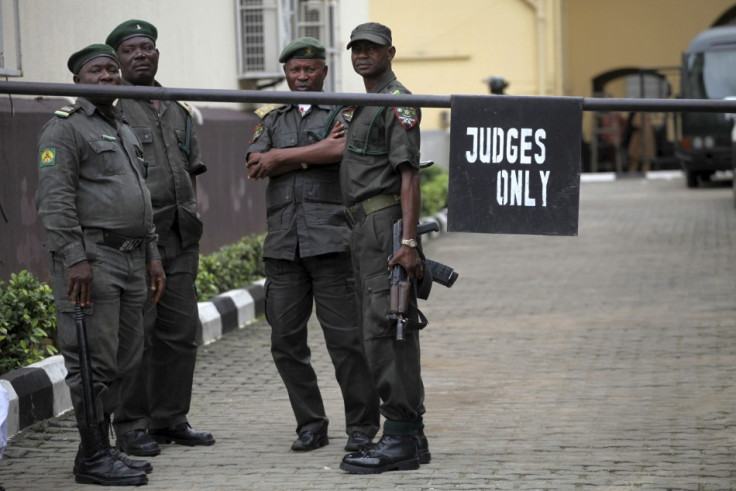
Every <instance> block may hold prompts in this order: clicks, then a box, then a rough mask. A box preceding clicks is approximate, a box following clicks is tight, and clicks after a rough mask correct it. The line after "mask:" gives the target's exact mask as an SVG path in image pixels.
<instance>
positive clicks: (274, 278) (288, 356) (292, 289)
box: [265, 253, 379, 435]
mask: <svg viewBox="0 0 736 491" xmlns="http://www.w3.org/2000/svg"><path fill="white" fill-rule="evenodd" d="M265 262H266V319H267V320H268V323H269V324H270V325H271V354H272V355H273V360H274V362H275V364H276V368H277V369H278V371H279V374H280V375H281V378H282V380H283V381H284V384H285V385H286V390H287V392H288V394H289V400H290V401H291V407H292V409H293V411H294V416H296V421H297V428H296V431H297V433H299V432H301V431H304V430H311V431H316V430H319V429H322V428H325V429H326V427H327V424H328V419H327V416H326V414H325V408H324V404H323V402H322V396H321V394H320V391H319V387H318V386H317V375H316V374H315V372H314V369H313V368H312V365H311V363H310V357H311V351H310V350H309V346H308V345H307V322H308V321H309V318H310V316H311V314H312V304H313V303H314V304H315V305H316V313H317V319H318V320H319V323H320V325H321V326H322V332H323V333H324V337H325V342H326V344H327V351H328V353H329V355H330V358H331V359H332V364H333V365H334V367H335V376H336V378H337V382H338V384H339V385H340V390H341V391H342V397H343V401H344V403H345V422H346V431H347V432H348V434H350V433H351V432H353V431H362V432H364V433H367V434H369V435H375V434H376V432H377V431H378V427H379V413H378V396H377V395H376V392H375V389H374V388H373V384H372V383H371V377H370V373H369V372H368V367H367V365H366V361H365V355H364V353H363V345H362V342H361V336H360V330H359V328H358V324H357V321H356V316H355V313H356V311H355V303H354V302H355V296H354V293H353V291H354V290H353V277H352V271H351V265H350V254H348V253H339V254H338V253H335V254H323V255H320V256H314V257H308V258H300V259H297V260H295V261H285V260H281V259H270V258H266V261H265Z"/></svg>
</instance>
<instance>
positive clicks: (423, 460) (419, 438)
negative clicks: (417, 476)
mask: <svg viewBox="0 0 736 491" xmlns="http://www.w3.org/2000/svg"><path fill="white" fill-rule="evenodd" d="M411 437H412V438H413V439H414V443H416V445H417V452H418V453H419V463H420V464H429V462H430V461H431V460H432V454H431V453H430V452H429V442H428V441H427V437H426V436H425V435H424V431H423V430H414V431H412V432H411Z"/></svg>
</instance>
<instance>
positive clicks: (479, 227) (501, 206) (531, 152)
mask: <svg viewBox="0 0 736 491" xmlns="http://www.w3.org/2000/svg"><path fill="white" fill-rule="evenodd" d="M582 114H583V109H582V99H578V98H541V97H515V96H498V95H497V96H453V97H452V126H451V136H450V187H449V197H448V210H447V211H448V215H447V230H448V231H451V232H481V233H497V234H533V235H577V234H578V207H579V202H580V143H581V141H582V134H581V128H582Z"/></svg>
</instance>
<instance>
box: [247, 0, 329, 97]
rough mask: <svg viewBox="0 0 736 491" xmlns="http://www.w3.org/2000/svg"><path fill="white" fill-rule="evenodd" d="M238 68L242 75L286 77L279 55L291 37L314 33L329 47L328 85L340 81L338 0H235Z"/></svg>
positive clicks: (264, 78) (252, 77)
mask: <svg viewBox="0 0 736 491" xmlns="http://www.w3.org/2000/svg"><path fill="white" fill-rule="evenodd" d="M236 2H237V19H238V71H239V73H240V78H241V79H247V80H256V81H258V80H268V79H281V78H283V71H282V69H281V63H279V60H278V57H279V53H281V50H282V49H283V48H284V46H286V45H287V44H288V43H289V42H290V41H291V40H292V39H294V38H297V37H302V36H311V37H314V38H317V39H319V40H320V41H322V43H323V44H324V45H325V47H326V48H327V56H326V58H327V63H328V64H329V65H330V66H331V67H332V66H335V68H334V69H331V70H329V72H328V74H329V79H328V80H326V81H325V85H326V87H325V89H327V90H332V89H334V87H335V86H336V85H337V80H336V77H337V72H338V70H337V68H336V63H337V61H338V60H337V54H338V52H337V50H336V49H335V37H336V36H335V18H336V12H335V11H336V3H337V0H236Z"/></svg>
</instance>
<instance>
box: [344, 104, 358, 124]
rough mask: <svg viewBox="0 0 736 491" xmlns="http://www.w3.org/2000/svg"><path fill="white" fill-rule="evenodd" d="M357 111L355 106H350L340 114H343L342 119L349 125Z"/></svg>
mask: <svg viewBox="0 0 736 491" xmlns="http://www.w3.org/2000/svg"><path fill="white" fill-rule="evenodd" d="M356 109H357V107H355V106H348V107H346V108H345V109H343V110H342V111H341V112H340V114H342V118H343V119H344V120H345V122H346V123H349V122H351V121H352V120H353V115H354V114H355V110H356Z"/></svg>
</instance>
